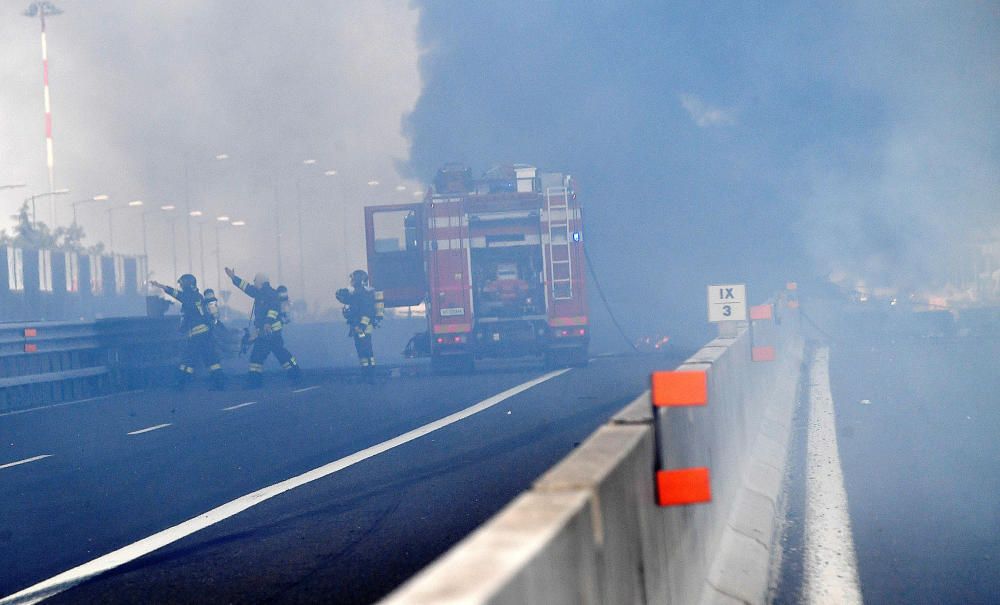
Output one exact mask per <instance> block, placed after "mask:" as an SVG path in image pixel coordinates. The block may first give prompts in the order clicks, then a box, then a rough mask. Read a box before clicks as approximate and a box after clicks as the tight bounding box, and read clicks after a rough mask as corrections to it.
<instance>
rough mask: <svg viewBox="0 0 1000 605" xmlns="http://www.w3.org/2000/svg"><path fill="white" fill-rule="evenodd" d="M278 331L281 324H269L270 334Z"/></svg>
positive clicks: (278, 322) (277, 322)
mask: <svg viewBox="0 0 1000 605" xmlns="http://www.w3.org/2000/svg"><path fill="white" fill-rule="evenodd" d="M280 329H281V322H280V321H276V322H274V323H273V324H271V331H272V332H277V331H278V330H280Z"/></svg>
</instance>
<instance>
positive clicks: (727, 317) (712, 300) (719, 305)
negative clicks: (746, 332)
mask: <svg viewBox="0 0 1000 605" xmlns="http://www.w3.org/2000/svg"><path fill="white" fill-rule="evenodd" d="M746 320H747V287H746V284H724V285H719V286H709V287H708V321H709V322H711V323H718V322H722V321H746Z"/></svg>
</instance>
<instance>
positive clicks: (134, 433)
mask: <svg viewBox="0 0 1000 605" xmlns="http://www.w3.org/2000/svg"><path fill="white" fill-rule="evenodd" d="M171 424H173V423H171V422H168V423H166V424H158V425H156V426H147V427H146V428H144V429H139V430H138V431H132V432H131V433H129V435H141V434H143V433H148V432H150V431H157V430H159V429H164V428H167V427H168V426H170V425H171Z"/></svg>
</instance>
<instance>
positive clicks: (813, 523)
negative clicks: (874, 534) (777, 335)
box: [804, 347, 862, 605]
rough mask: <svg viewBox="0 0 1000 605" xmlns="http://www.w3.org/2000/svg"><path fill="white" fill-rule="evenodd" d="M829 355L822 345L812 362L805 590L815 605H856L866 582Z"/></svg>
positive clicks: (859, 600)
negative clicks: (861, 572)
mask: <svg viewBox="0 0 1000 605" xmlns="http://www.w3.org/2000/svg"><path fill="white" fill-rule="evenodd" d="M829 361H830V350H829V349H828V348H826V347H822V348H819V349H817V350H816V354H815V356H814V357H813V360H812V364H811V365H810V368H809V407H810V409H809V434H808V442H807V446H806V448H807V453H806V458H807V459H806V465H807V468H806V527H805V534H806V535H805V557H804V565H805V577H804V582H805V595H806V602H807V603H810V604H811V605H827V604H829V605H854V604H860V603H862V597H861V583H860V581H859V580H858V561H857V555H856V554H855V550H854V539H853V537H852V535H851V516H850V512H849V511H848V508H847V490H845V489H844V470H843V468H842V467H841V464H840V454H839V452H838V450H837V427H836V416H835V414H834V408H833V395H832V393H831V392H830V363H829Z"/></svg>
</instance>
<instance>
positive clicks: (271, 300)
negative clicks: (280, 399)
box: [226, 269, 301, 388]
mask: <svg viewBox="0 0 1000 605" xmlns="http://www.w3.org/2000/svg"><path fill="white" fill-rule="evenodd" d="M226 274H227V275H229V277H230V279H232V280H233V285H235V286H236V287H237V288H239V289H240V290H243V292H245V293H246V294H247V295H248V296H250V297H251V298H253V317H252V318H251V319H252V321H253V325H254V330H253V334H252V335H251V338H252V342H253V348H252V349H251V350H250V367H249V372H248V373H247V386H249V387H251V388H257V387H260V386H261V385H262V384H263V375H264V361H266V360H267V357H268V355H270V354H271V353H274V356H275V357H276V358H277V359H278V362H279V363H280V364H281V367H282V369H284V370H285V371H286V372H287V374H288V377H289V378H290V379H291V380H297V379H298V378H299V376H300V374H301V370H300V369H299V364H298V362H297V361H296V360H295V357H294V356H293V355H292V354H291V353H290V352H289V351H288V349H286V348H285V341H284V338H283V337H282V331H281V329H282V327H283V325H284V324H283V322H282V320H281V300H280V298H279V296H278V292H277V291H276V290H275V289H274V288H272V287H271V284H270V283H269V282H268V281H267V277H266V276H264V275H263V274H258V275H257V276H256V277H255V278H254V282H253V283H250V282H248V281H246V280H245V279H241V278H240V277H239V276H238V275H236V274H235V273H234V272H233V271H232V269H226Z"/></svg>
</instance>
